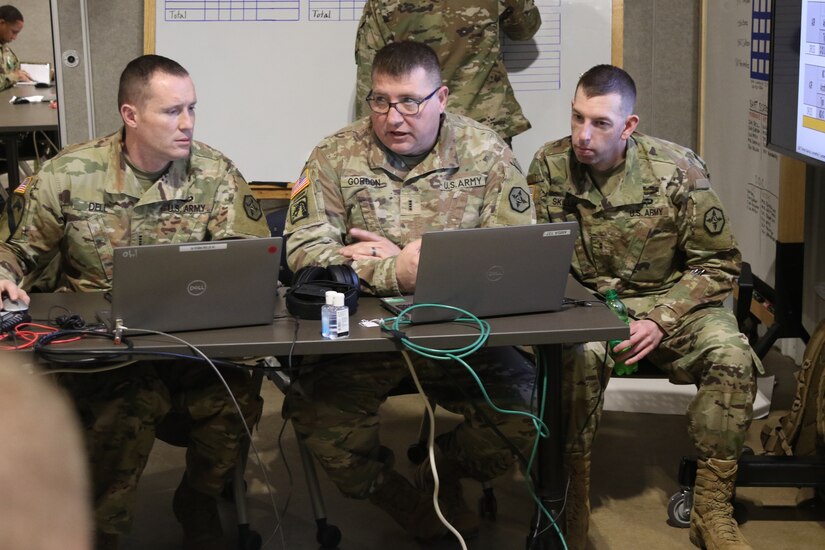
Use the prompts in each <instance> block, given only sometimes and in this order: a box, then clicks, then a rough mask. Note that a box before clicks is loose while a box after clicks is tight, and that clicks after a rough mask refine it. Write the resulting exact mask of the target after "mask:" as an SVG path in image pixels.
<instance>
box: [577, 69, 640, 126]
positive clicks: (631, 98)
mask: <svg viewBox="0 0 825 550" xmlns="http://www.w3.org/2000/svg"><path fill="white" fill-rule="evenodd" d="M579 88H581V90H582V91H583V92H584V95H585V96H586V97H596V96H602V95H608V94H619V96H620V97H621V98H622V108H623V110H624V111H625V113H624V114H625V115H630V114H632V113H633V109H634V108H635V107H636V84H635V83H634V82H633V79H632V78H631V77H630V75H629V74H627V72H626V71H624V70H623V69H620V68H619V67H615V66H613V65H596V66H595V67H593V68H592V69H589V70H588V71H587V72H586V73H584V74H583V75H581V77H579V83H578V84H577V85H576V91H578V90H579Z"/></svg>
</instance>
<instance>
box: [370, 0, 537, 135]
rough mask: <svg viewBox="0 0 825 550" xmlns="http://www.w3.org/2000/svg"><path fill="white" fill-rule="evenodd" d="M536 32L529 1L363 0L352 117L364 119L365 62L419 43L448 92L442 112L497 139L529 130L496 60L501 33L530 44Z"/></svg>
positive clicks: (500, 60)
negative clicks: (394, 47)
mask: <svg viewBox="0 0 825 550" xmlns="http://www.w3.org/2000/svg"><path fill="white" fill-rule="evenodd" d="M540 26H541V15H540V14H539V10H538V8H537V7H536V6H535V5H534V3H533V0H483V1H481V2H479V1H478V0H474V1H470V0H449V1H447V0H418V1H410V0H367V3H366V4H365V5H364V12H363V14H362V15H361V22H360V24H359V27H358V34H357V36H356V42H355V63H356V65H357V67H358V69H357V78H356V80H357V90H356V92H357V96H356V116H358V117H362V116H365V115H367V114H368V112H369V107H368V106H367V104H366V101H364V99H365V98H366V97H367V94H368V93H369V91H370V87H371V72H372V59H373V57H375V53H376V52H377V51H378V50H380V49H381V48H382V47H384V46H385V45H387V44H388V43H390V42H399V41H402V40H415V41H418V42H424V43H425V44H427V45H428V46H430V47H431V48H433V49H434V50H435V52H436V54H438V59H439V61H440V63H441V75H442V78H443V80H444V84H446V85H447V86H448V87H449V88H450V97H449V99H448V102H447V110H449V111H451V112H454V113H458V114H461V115H464V116H468V117H470V118H472V119H473V120H477V121H478V122H481V123H482V124H486V125H487V126H490V127H491V128H493V129H494V130H496V131H497V132H498V133H499V135H501V137H502V138H509V137H512V136H515V135H518V134H520V133H522V132H524V131H526V130H528V129H529V128H530V123H529V122H528V121H527V119H526V118H525V117H524V114H523V113H522V112H521V106H519V104H518V101H516V97H515V95H514V94H513V88H512V87H511V86H510V80H509V79H508V78H507V69H505V67H504V60H503V58H502V55H501V31H502V30H503V31H504V33H505V34H506V35H507V36H508V37H509V38H511V39H513V40H527V39H529V38H531V37H532V36H533V35H534V34H536V31H537V30H538V29H539V27H540Z"/></svg>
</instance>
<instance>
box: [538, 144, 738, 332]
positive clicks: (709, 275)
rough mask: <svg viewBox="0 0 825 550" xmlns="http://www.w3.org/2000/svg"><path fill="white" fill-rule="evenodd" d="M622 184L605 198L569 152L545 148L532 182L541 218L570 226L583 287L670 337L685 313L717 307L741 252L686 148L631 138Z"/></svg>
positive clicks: (698, 164) (704, 173)
mask: <svg viewBox="0 0 825 550" xmlns="http://www.w3.org/2000/svg"><path fill="white" fill-rule="evenodd" d="M622 178H623V179H622V181H621V183H620V184H619V185H618V187H616V189H615V190H614V191H613V192H612V193H608V196H607V197H603V196H602V194H601V193H600V192H599V190H598V188H597V187H596V186H595V185H594V184H593V182H592V180H591V178H590V176H589V174H588V172H587V169H586V167H585V166H584V165H582V164H580V163H579V162H578V161H577V160H576V157H575V154H574V153H573V151H572V149H571V142H570V138H569V137H567V138H564V139H561V140H559V141H556V142H552V143H547V144H545V145H544V146H543V147H542V148H541V149H540V150H539V151H538V152H537V153H536V155H535V157H534V158H533V162H532V164H531V165H530V175H529V180H530V182H531V183H536V184H538V186H539V187H538V197H537V199H536V200H537V205H536V208H537V216H538V219H539V221H544V222H547V221H565V220H569V221H577V222H578V223H579V227H580V229H581V234H580V236H579V239H578V240H577V242H576V252H575V254H574V256H573V267H572V269H573V271H574V273H575V274H576V275H578V277H579V278H580V280H581V281H582V282H583V283H584V284H585V285H586V286H588V287H590V288H592V289H594V290H597V291H599V292H601V293H604V292H605V291H606V290H607V289H608V288H616V290H617V291H618V293H619V295H620V296H621V298H622V300H623V301H624V302H625V304H626V305H627V306H628V308H629V309H631V310H632V313H633V314H634V316H635V317H637V318H647V319H651V320H653V321H655V322H656V323H657V324H658V325H659V326H660V327H661V328H662V329H663V330H664V331H665V333H668V334H669V333H670V332H671V330H673V329H674V328H675V327H676V326H678V323H679V320H680V319H681V318H682V317H683V316H684V315H686V314H688V313H690V312H693V311H695V310H698V309H700V308H703V307H708V306H718V305H721V302H722V301H723V300H724V299H725V298H726V297H727V296H728V294H729V293H730V291H731V287H732V283H733V281H734V280H735V278H736V277H737V276H738V275H739V269H740V264H741V255H740V253H739V250H738V249H737V244H736V240H735V239H734V237H733V235H732V233H731V230H730V220H729V219H728V218H727V217H726V216H725V213H724V210H723V208H722V204H721V202H720V201H719V197H718V196H717V195H716V193H715V192H714V191H713V190H711V188H710V182H709V180H708V174H707V169H706V167H705V163H704V161H703V160H702V159H701V158H699V157H698V156H697V155H696V154H695V153H694V152H693V151H691V150H689V149H686V148H684V147H681V146H679V145H676V144H674V143H670V142H667V141H664V140H660V139H655V138H652V137H649V136H645V135H643V134H639V133H634V134H633V135H632V136H631V137H630V139H628V141H627V156H626V159H625V170H624V175H623V176H622Z"/></svg>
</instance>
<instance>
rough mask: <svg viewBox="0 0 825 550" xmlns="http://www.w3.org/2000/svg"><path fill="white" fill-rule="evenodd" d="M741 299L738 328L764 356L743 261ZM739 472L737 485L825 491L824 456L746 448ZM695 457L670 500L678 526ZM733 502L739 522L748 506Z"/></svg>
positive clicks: (689, 500) (683, 466) (685, 517)
mask: <svg viewBox="0 0 825 550" xmlns="http://www.w3.org/2000/svg"><path fill="white" fill-rule="evenodd" d="M738 287H739V288H738V299H737V300H736V305H735V308H734V312H735V314H736V320H737V322H738V323H739V330H740V331H741V332H742V333H743V334H745V335H746V336H748V340H749V341H750V344H751V346H753V347H754V351H755V352H756V353H757V355H758V357H759V358H760V359H762V358H763V357H764V356H765V355H766V354H767V352H768V351H769V350H770V347H764V346H758V345H757V343H758V342H759V341H760V340H759V337H758V334H757V327H758V324H759V319H757V318H756V317H755V316H754V315H753V314H752V313H751V300H752V297H753V288H754V279H753V275H752V273H751V266H750V264H748V263H747V262H742V273H741V274H740V277H739V281H738ZM738 466H739V471H738V473H737V476H736V487H812V488H815V489H817V490H818V491H820V492H822V491H825V458H823V457H816V456H813V457H796V456H793V457H785V456H768V455H756V454H754V452H753V450H752V449H750V448H749V447H745V448H744V449H743V452H742V456H741V457H740V458H739V463H738ZM696 467H697V464H696V458H695V457H683V458H682V460H681V462H680V464H679V474H678V479H679V485H680V489H679V491H677V492H676V493H675V494H674V495H673V496H671V497H670V501H669V502H668V509H667V513H668V518H669V519H670V521H671V524H672V525H674V526H676V527H682V528H687V527H690V510H691V508H692V506H693V487H694V485H695V483H696ZM733 505H734V517H735V518H736V519H737V521H738V522H739V523H744V521H745V509H744V507H743V506H741V505H737V503H736V501H735V500H734V502H733Z"/></svg>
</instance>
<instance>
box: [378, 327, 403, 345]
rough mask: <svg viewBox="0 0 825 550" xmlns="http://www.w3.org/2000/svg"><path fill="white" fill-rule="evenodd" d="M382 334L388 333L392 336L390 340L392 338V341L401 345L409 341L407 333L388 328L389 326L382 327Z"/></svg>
mask: <svg viewBox="0 0 825 550" xmlns="http://www.w3.org/2000/svg"><path fill="white" fill-rule="evenodd" d="M381 332H385V333H387V334H388V335H389V336H390V338H392V340H394V341H395V342H397V343H399V344H401V343H403V341H404V340H406V339H407V333H406V332H404V331H401V330H397V329H394V328H390V327H387V326H383V325H382V326H381Z"/></svg>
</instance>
